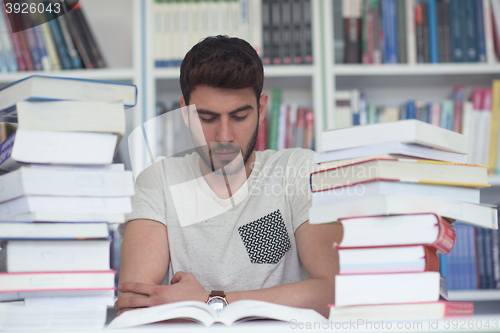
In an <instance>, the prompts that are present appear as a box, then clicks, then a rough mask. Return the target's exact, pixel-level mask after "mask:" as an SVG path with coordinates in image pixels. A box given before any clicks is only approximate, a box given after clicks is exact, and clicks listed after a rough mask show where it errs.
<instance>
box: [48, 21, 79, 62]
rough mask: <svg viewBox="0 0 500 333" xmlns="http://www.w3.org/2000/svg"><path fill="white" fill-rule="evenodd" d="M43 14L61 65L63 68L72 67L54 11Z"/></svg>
mask: <svg viewBox="0 0 500 333" xmlns="http://www.w3.org/2000/svg"><path fill="white" fill-rule="evenodd" d="M45 15H46V16H47V21H48V22H49V27H50V32H52V37H53V38H54V44H55V45H56V51H57V55H58V56H59V60H60V62H61V67H62V68H63V69H72V68H73V65H72V64H71V58H70V56H69V53H68V47H67V46H66V42H65V41H64V37H63V34H62V31H61V27H60V26H59V21H58V20H57V19H56V16H55V14H54V13H50V12H45Z"/></svg>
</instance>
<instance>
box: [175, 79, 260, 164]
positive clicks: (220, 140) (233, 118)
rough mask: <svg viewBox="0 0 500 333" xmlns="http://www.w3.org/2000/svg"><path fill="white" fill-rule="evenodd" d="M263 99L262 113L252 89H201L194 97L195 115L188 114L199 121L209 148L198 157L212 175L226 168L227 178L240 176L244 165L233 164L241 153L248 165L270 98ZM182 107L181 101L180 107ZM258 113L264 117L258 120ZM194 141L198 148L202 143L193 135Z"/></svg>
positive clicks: (202, 86) (182, 101)
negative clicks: (213, 172) (236, 174)
mask: <svg viewBox="0 0 500 333" xmlns="http://www.w3.org/2000/svg"><path fill="white" fill-rule="evenodd" d="M264 95H265V94H263V96H261V99H260V104H261V105H260V110H259V109H258V108H257V100H256V98H255V93H254V91H253V89H252V88H244V89H220V88H213V87H209V86H205V85H199V86H197V87H196V88H195V90H194V91H193V92H192V93H191V96H190V100H189V103H190V104H194V105H195V106H196V111H194V110H191V109H190V110H188V112H189V118H191V117H196V116H198V117H199V120H200V124H201V128H202V130H203V135H204V137H205V141H206V142H207V144H208V150H207V149H206V148H205V149H204V148H203V147H200V148H201V149H198V153H199V154H200V157H201V158H202V160H203V161H204V162H205V164H206V165H207V166H208V167H209V168H210V169H211V170H212V171H216V170H219V169H221V167H225V168H224V171H225V173H226V174H235V173H237V172H239V171H240V170H241V168H243V167H244V165H242V164H241V163H231V162H232V161H233V160H235V159H236V157H238V155H239V154H240V152H241V155H242V157H243V162H244V164H245V165H246V164H247V162H248V161H249V159H250V157H251V156H252V152H253V149H254V147H255V142H256V139H257V130H258V122H259V120H261V119H264V116H265V107H266V104H267V95H265V96H264ZM262 103H263V104H264V105H262ZM183 104H184V105H185V103H184V99H183V98H181V106H183ZM259 112H264V113H261V114H260V117H259ZM193 140H194V141H197V142H194V143H195V144H199V142H200V141H201V140H200V139H199V138H197V135H196V133H193ZM237 161H238V159H236V160H235V162H237ZM229 163H231V164H230V165H229Z"/></svg>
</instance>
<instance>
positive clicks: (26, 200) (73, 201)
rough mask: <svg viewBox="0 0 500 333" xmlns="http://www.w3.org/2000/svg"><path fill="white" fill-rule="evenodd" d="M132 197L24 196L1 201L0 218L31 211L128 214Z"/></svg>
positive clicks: (130, 209)
mask: <svg viewBox="0 0 500 333" xmlns="http://www.w3.org/2000/svg"><path fill="white" fill-rule="evenodd" d="M131 212H132V204H131V200H130V197H58V196H31V195H30V196H22V197H19V198H16V199H12V200H9V201H5V202H2V203H0V218H1V219H4V220H5V219H8V218H10V217H12V216H17V215H23V214H30V213H66V214H127V213H131Z"/></svg>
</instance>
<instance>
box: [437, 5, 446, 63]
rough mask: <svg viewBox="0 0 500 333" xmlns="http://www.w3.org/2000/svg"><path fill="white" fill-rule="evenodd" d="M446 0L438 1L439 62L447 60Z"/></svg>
mask: <svg viewBox="0 0 500 333" xmlns="http://www.w3.org/2000/svg"><path fill="white" fill-rule="evenodd" d="M444 5H445V2H444V1H438V2H436V17H437V36H438V58H439V62H440V63H443V62H446V59H445V50H444V48H445V35H444Z"/></svg>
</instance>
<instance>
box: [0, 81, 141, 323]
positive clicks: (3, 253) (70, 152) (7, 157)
mask: <svg viewBox="0 0 500 333" xmlns="http://www.w3.org/2000/svg"><path fill="white" fill-rule="evenodd" d="M136 94H137V89H136V87H135V86H134V85H130V84H119V83H117V84H115V83H109V82H98V81H88V80H74V79H66V78H54V77H45V76H31V77H28V78H26V79H24V80H21V81H18V82H15V83H13V84H11V85H9V86H7V87H6V88H4V89H2V90H0V101H1V102H0V110H1V111H0V119H1V120H3V121H10V122H18V126H17V131H16V132H15V133H14V134H12V135H11V136H9V137H8V138H7V139H6V140H5V141H4V142H3V143H1V144H0V170H1V172H3V173H5V174H3V175H1V176H0V245H1V248H0V272H1V273H0V301H1V302H2V303H0V317H2V318H4V320H2V321H0V329H35V328H44V329H56V328H57V329H58V328H61V329H62V328H65V329H69V328H102V327H103V325H104V323H105V320H106V312H107V306H108V305H112V304H113V300H114V290H115V271H113V270H111V269H110V241H111V240H110V237H109V230H108V224H107V223H120V222H123V221H124V214H126V213H128V212H130V211H131V202H130V197H131V196H132V195H133V194H134V187H133V186H134V184H133V177H132V173H131V172H130V171H125V170H124V167H123V165H120V164H111V163H112V161H113V156H114V153H115V151H116V148H117V145H118V144H119V141H120V139H121V137H122V136H123V135H124V133H125V111H124V106H133V105H135V103H136ZM23 300H24V302H22V301H23ZM16 301H17V302H16Z"/></svg>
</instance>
